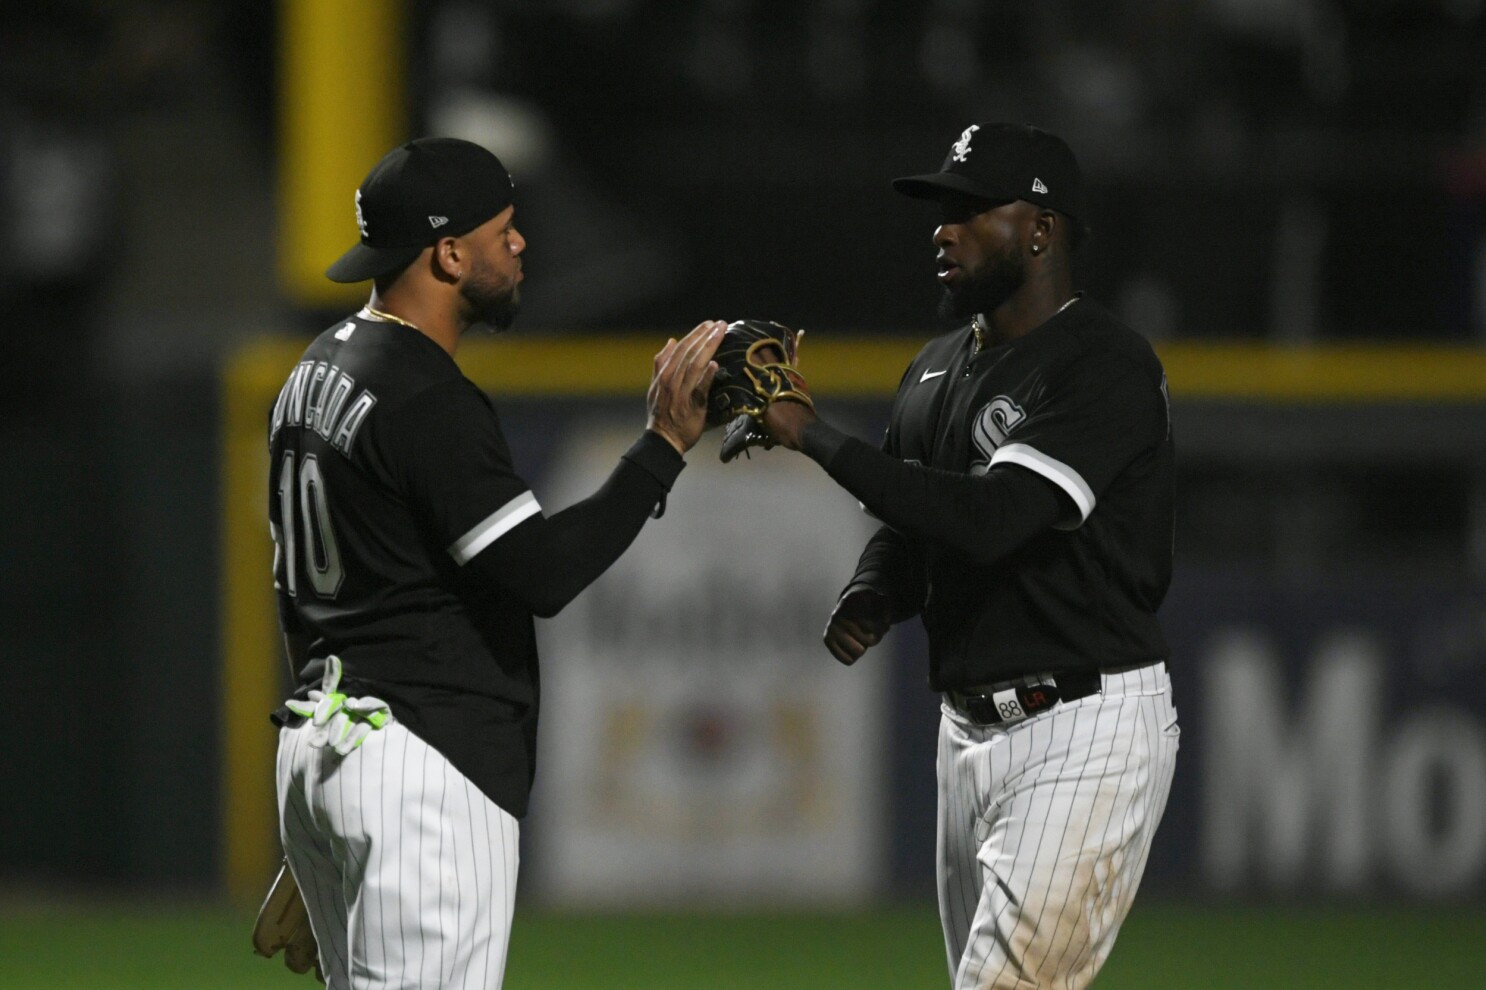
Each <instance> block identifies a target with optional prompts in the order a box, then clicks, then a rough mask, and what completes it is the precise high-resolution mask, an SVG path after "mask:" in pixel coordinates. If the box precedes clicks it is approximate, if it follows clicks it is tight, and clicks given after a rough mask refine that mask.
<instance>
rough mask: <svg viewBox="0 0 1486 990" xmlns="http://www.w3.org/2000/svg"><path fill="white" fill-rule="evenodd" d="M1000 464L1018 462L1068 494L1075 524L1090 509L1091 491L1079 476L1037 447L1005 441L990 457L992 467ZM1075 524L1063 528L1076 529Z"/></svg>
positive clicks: (1083, 520) (1081, 521)
mask: <svg viewBox="0 0 1486 990" xmlns="http://www.w3.org/2000/svg"><path fill="white" fill-rule="evenodd" d="M1001 463H1006V464H1018V465H1020V466H1022V467H1024V468H1027V469H1028V470H1031V471H1035V472H1037V473H1038V474H1040V475H1042V476H1043V477H1044V478H1046V479H1047V480H1048V481H1051V482H1052V483H1053V484H1055V485H1057V486H1058V487H1059V488H1061V489H1063V491H1064V492H1066V493H1067V494H1068V497H1069V498H1071V499H1073V504H1074V505H1075V506H1077V507H1078V526H1082V525H1083V524H1084V522H1085V521H1086V520H1087V519H1088V518H1089V513H1091V512H1093V511H1094V490H1093V489H1092V488H1090V487H1089V485H1088V483H1087V482H1086V481H1084V479H1083V476H1082V475H1080V474H1079V473H1078V472H1077V471H1075V470H1073V468H1071V467H1069V466H1068V465H1067V464H1064V463H1063V462H1062V461H1060V460H1057V459H1056V458H1052V457H1049V456H1047V455H1046V454H1044V453H1043V452H1042V451H1040V450H1038V449H1037V448H1035V447H1029V446H1027V445H1026V444H1024V443H1009V444H1007V445H1006V446H1004V447H1001V448H1000V449H998V450H997V451H996V453H995V454H994V455H993V456H992V457H991V464H992V465H993V466H994V465H996V464H1001ZM1078 526H1069V527H1066V528H1068V529H1077V528H1078ZM1057 528H1059V529H1063V528H1065V527H1062V526H1059V527H1057Z"/></svg>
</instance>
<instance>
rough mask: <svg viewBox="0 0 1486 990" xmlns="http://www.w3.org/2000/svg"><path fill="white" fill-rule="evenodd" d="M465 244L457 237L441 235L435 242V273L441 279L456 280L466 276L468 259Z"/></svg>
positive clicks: (433, 259)
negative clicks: (465, 270)
mask: <svg viewBox="0 0 1486 990" xmlns="http://www.w3.org/2000/svg"><path fill="white" fill-rule="evenodd" d="M465 254H466V252H465V249H464V245H463V244H462V243H461V242H460V240H459V238H457V237H440V238H439V239H438V240H437V241H434V243H433V258H432V259H431V260H432V261H433V273H434V275H436V276H437V277H438V278H439V279H440V280H441V281H448V282H455V281H458V280H459V279H461V278H463V277H464V269H465V266H466V262H467V261H468V259H467V258H466V257H465Z"/></svg>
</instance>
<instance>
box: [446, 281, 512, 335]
mask: <svg viewBox="0 0 1486 990" xmlns="http://www.w3.org/2000/svg"><path fill="white" fill-rule="evenodd" d="M459 294H460V295H461V296H462V297H463V298H464V307H465V315H466V316H468V317H469V319H470V324H471V325H474V324H476V323H478V324H481V325H483V326H484V327H485V328H486V329H487V330H488V331H489V332H490V333H501V332H502V331H504V330H509V329H510V327H511V324H512V323H513V322H514V321H515V319H516V314H517V312H519V311H520V309H521V287H520V286H518V285H517V284H516V282H515V280H514V279H509V278H499V277H497V276H493V275H491V274H489V273H488V272H485V271H478V272H474V273H472V274H471V276H470V278H469V279H468V280H466V281H465V283H464V284H463V285H462V286H460V289H459Z"/></svg>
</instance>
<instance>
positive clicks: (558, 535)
mask: <svg viewBox="0 0 1486 990" xmlns="http://www.w3.org/2000/svg"><path fill="white" fill-rule="evenodd" d="M684 466H685V461H683V460H682V458H681V455H680V454H678V453H676V448H674V447H672V446H671V445H670V443H668V442H667V441H666V440H665V439H664V438H663V437H661V436H660V435H659V434H656V433H652V432H650V431H646V432H645V433H644V434H643V435H642V436H641V437H640V439H639V440H637V441H635V443H634V445H633V446H632V447H630V449H629V450H628V451H626V452H625V453H624V455H623V456H622V457H621V458H620V460H619V464H618V465H617V466H615V468H614V471H613V473H611V474H610V475H609V477H608V480H606V481H605V482H604V484H603V485H602V486H600V487H599V489H598V491H596V492H594V493H593V494H592V495H590V496H589V497H588V498H585V499H583V500H582V501H581V502H575V503H574V504H572V505H570V506H568V507H567V508H565V509H563V510H562V511H561V512H557V513H554V514H553V515H551V516H548V517H543V516H542V515H541V514H540V513H538V514H536V515H534V516H532V517H531V518H530V519H527V520H526V521H524V522H522V523H521V524H520V525H518V526H516V527H515V528H514V529H512V530H511V531H510V532H509V533H506V534H505V535H504V536H502V537H501V538H500V539H498V540H496V541H495V542H494V543H492V544H491V545H490V546H489V547H488V548H486V549H485V550H484V551H482V552H481V553H479V554H477V555H476V556H475V557H474V558H473V559H471V560H470V562H469V563H468V564H467V565H466V568H467V569H468V570H470V571H473V572H474V573H475V574H476V575H477V576H478V577H480V578H483V579H484V580H487V581H490V582H493V583H494V584H496V585H497V586H498V587H500V589H501V590H502V591H503V592H504V593H506V594H507V595H509V596H511V597H512V598H514V599H516V600H517V601H519V602H521V603H522V604H523V605H524V606H526V608H528V609H530V610H531V612H532V613H533V614H535V615H537V616H540V617H542V618H550V617H552V616H554V615H556V614H557V613H558V612H560V611H562V609H563V607H564V606H566V605H567V604H568V603H569V602H570V601H572V600H573V599H574V598H576V597H577V596H578V593H579V592H581V591H582V590H583V589H584V588H586V587H588V586H589V585H590V584H592V583H593V581H594V580H595V579H596V578H598V576H599V575H600V574H602V573H604V571H606V570H608V569H609V566H610V565H611V564H613V563H614V562H615V561H616V560H618V559H619V557H620V555H621V554H623V553H624V551H625V550H626V549H628V547H629V545H630V544H631V543H632V542H634V539H635V537H636V536H638V535H639V533H640V529H641V528H642V527H643V526H644V525H645V520H646V519H647V518H649V516H650V514H651V513H652V512H653V511H654V510H655V508H656V506H658V505H660V504H662V502H663V501H664V499H665V497H666V493H667V492H669V491H670V489H671V485H672V484H674V483H675V481H676V476H677V475H679V474H680V473H681V469H682V468H683V467H684Z"/></svg>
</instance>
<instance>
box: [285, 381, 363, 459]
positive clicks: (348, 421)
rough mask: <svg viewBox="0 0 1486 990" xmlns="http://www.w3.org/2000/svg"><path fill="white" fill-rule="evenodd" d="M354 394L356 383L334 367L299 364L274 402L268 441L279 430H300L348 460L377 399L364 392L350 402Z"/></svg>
mask: <svg viewBox="0 0 1486 990" xmlns="http://www.w3.org/2000/svg"><path fill="white" fill-rule="evenodd" d="M317 385H319V388H318V389H317V388H316V386H317ZM353 394H356V380H355V379H354V378H352V377H351V376H350V375H348V374H346V373H345V372H343V371H341V369H340V368H337V367H336V366H335V365H333V364H328V363H326V362H324V361H301V362H299V364H298V365H296V366H295V368H294V370H293V371H291V372H290V373H289V378H288V380H287V381H285V382H284V387H283V388H282V389H280V390H279V397H278V399H276V400H275V401H274V405H273V417H272V419H271V420H270V422H269V430H268V438H269V441H270V442H272V441H273V438H274V437H275V436H276V435H277V434H278V432H279V429H280V428H281V427H285V426H302V427H304V428H305V429H307V430H314V431H315V432H316V433H318V434H319V435H320V436H321V437H322V438H324V439H326V440H329V441H330V445H331V446H332V447H335V448H336V449H337V450H339V451H340V452H341V453H342V454H345V455H346V456H347V457H350V456H351V444H353V443H354V442H355V441H356V431H357V430H359V429H360V428H361V424H362V423H363V422H364V421H365V420H366V414H367V413H369V412H371V408H372V406H374V405H376V403H377V397H376V396H375V395H373V394H372V393H371V392H369V391H367V390H366V389H362V390H361V392H360V393H359V394H356V397H355V399H352V398H351V396H352V395H353Z"/></svg>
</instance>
